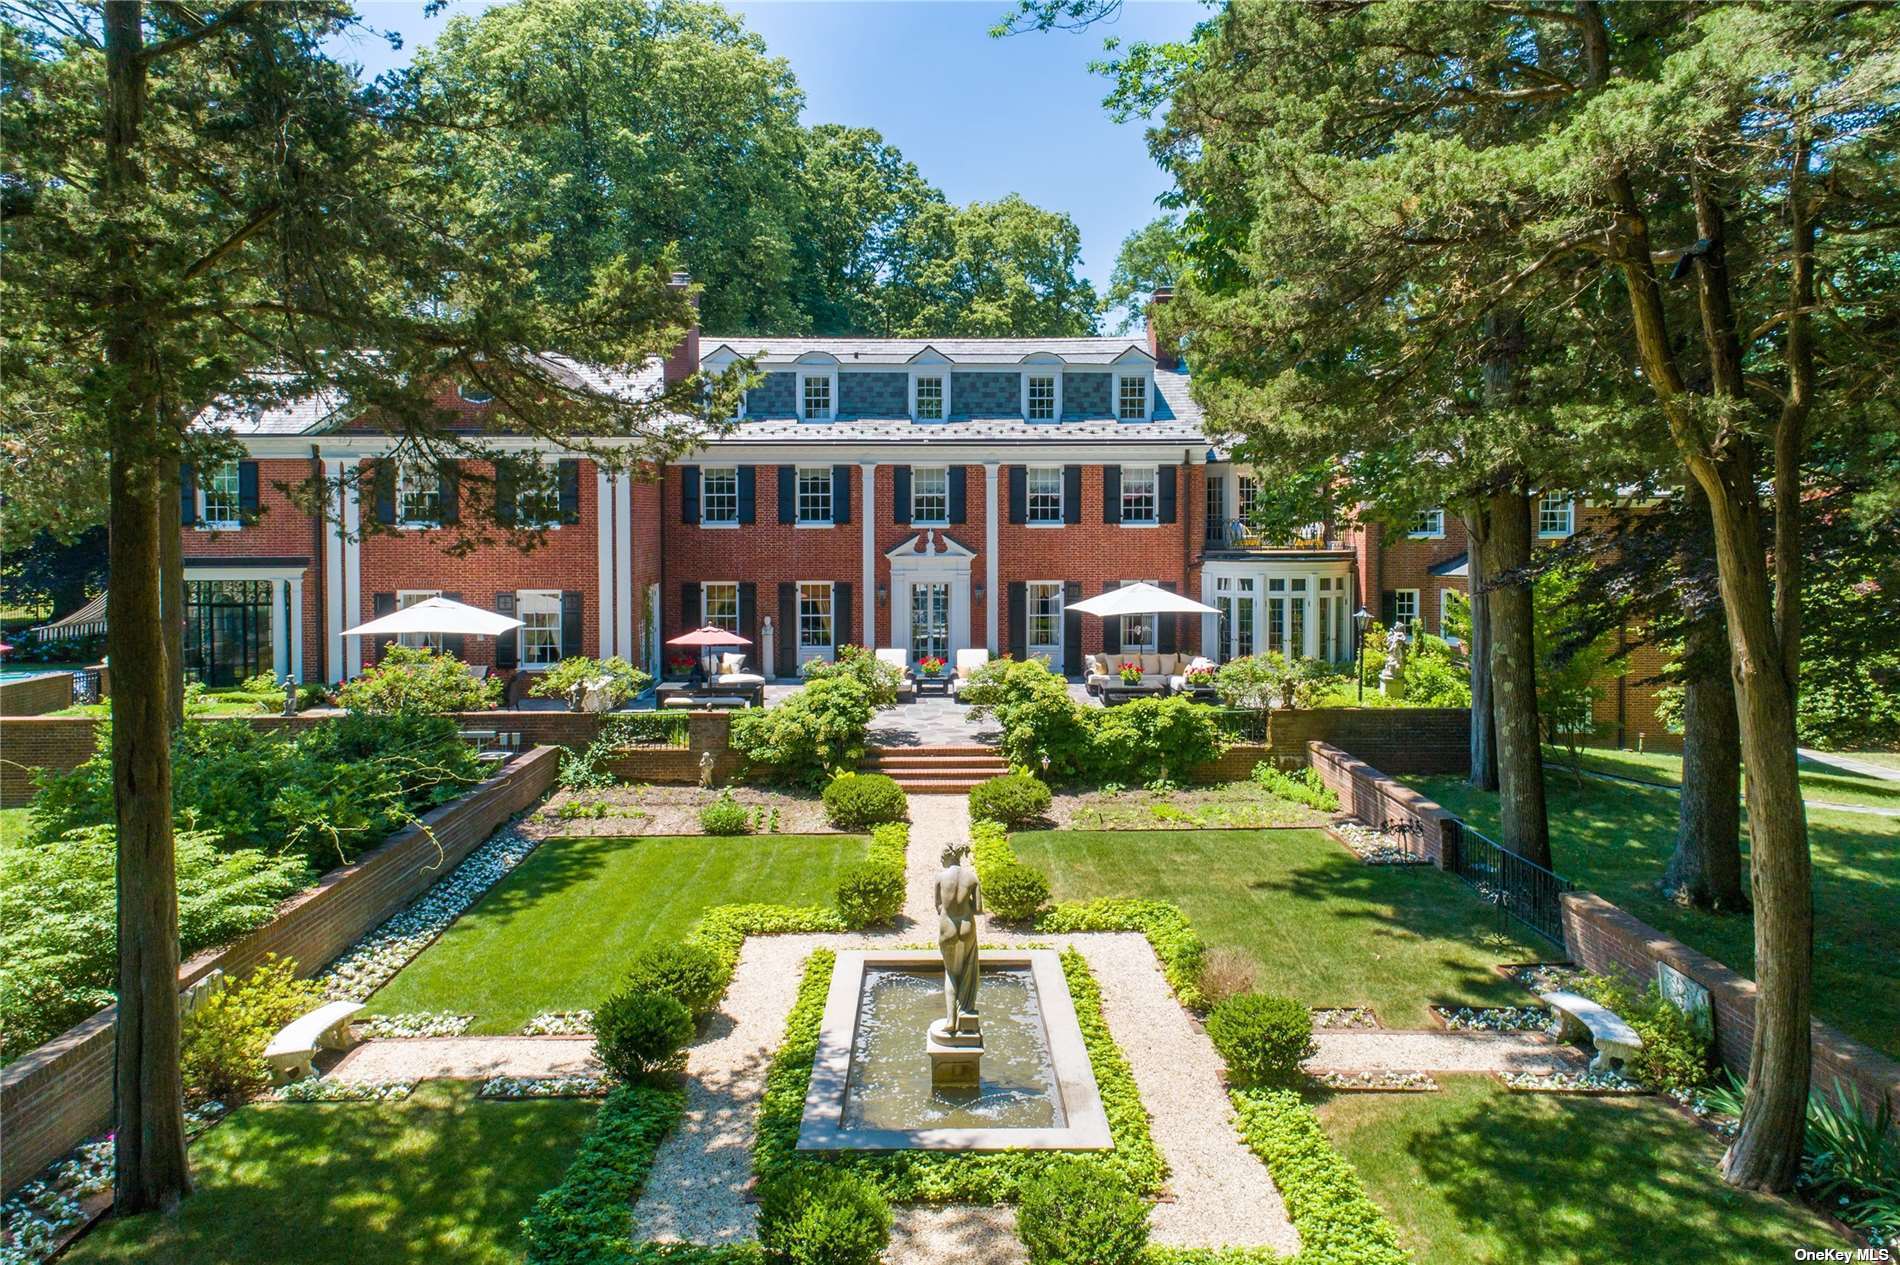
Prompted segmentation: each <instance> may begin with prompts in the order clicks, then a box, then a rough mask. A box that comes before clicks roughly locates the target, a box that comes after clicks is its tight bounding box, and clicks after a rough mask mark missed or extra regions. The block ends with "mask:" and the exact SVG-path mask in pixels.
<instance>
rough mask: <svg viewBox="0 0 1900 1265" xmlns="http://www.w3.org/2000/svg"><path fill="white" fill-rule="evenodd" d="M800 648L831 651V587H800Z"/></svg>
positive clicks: (823, 584) (807, 585)
mask: <svg viewBox="0 0 1900 1265" xmlns="http://www.w3.org/2000/svg"><path fill="white" fill-rule="evenodd" d="M798 648H799V649H800V650H830V649H831V585H829V584H826V583H818V584H801V585H799V586H798Z"/></svg>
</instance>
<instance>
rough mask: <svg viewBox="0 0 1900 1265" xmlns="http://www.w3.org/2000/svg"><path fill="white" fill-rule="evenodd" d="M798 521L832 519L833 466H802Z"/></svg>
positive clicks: (828, 520) (799, 481)
mask: <svg viewBox="0 0 1900 1265" xmlns="http://www.w3.org/2000/svg"><path fill="white" fill-rule="evenodd" d="M798 521H799V522H801V523H829V522H830V521H831V467H830V466H813V467H803V466H801V467H800V468H799V471H798Z"/></svg>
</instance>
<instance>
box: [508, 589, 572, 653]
mask: <svg viewBox="0 0 1900 1265" xmlns="http://www.w3.org/2000/svg"><path fill="white" fill-rule="evenodd" d="M515 618H517V619H519V620H520V621H521V666H522V667H524V668H533V667H547V666H549V665H551V664H555V663H559V662H560V661H561V595H560V594H559V593H558V592H554V591H552V590H542V589H530V590H524V591H523V592H521V593H518V594H516V596H515Z"/></svg>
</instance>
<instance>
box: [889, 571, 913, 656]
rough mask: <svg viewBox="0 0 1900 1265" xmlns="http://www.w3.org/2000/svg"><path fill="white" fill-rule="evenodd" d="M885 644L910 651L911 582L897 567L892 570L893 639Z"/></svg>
mask: <svg viewBox="0 0 1900 1265" xmlns="http://www.w3.org/2000/svg"><path fill="white" fill-rule="evenodd" d="M884 644H885V645H886V646H894V647H896V648H898V649H900V650H904V651H908V650H909V649H910V581H909V580H908V579H905V578H903V577H901V576H899V575H898V572H897V568H896V567H892V568H891V639H890V640H889V641H887V642H885V643H884Z"/></svg>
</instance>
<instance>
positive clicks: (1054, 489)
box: [1028, 466, 1062, 527]
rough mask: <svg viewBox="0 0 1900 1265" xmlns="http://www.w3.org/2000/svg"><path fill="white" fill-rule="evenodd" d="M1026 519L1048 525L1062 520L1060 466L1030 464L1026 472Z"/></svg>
mask: <svg viewBox="0 0 1900 1265" xmlns="http://www.w3.org/2000/svg"><path fill="white" fill-rule="evenodd" d="M1028 483H1029V506H1028V511H1029V512H1028V519H1029V521H1030V522H1031V523H1032V524H1039V525H1042V526H1045V527H1046V526H1049V525H1051V524H1060V523H1061V522H1062V467H1061V466H1031V467H1029V473H1028Z"/></svg>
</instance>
